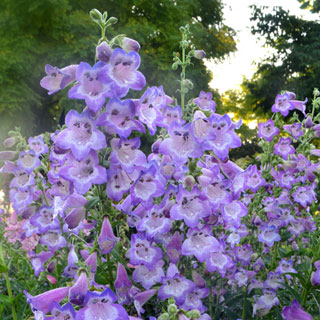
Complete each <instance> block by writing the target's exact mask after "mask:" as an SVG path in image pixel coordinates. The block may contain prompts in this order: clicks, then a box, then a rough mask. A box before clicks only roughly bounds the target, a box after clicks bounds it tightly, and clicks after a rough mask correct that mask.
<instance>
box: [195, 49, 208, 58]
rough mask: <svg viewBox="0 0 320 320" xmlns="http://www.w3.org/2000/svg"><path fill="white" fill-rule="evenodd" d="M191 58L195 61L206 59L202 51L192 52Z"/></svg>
mask: <svg viewBox="0 0 320 320" xmlns="http://www.w3.org/2000/svg"><path fill="white" fill-rule="evenodd" d="M193 56H194V57H195V58H196V59H199V60H201V59H204V58H205V57H206V53H205V52H204V51H203V50H194V54H193Z"/></svg>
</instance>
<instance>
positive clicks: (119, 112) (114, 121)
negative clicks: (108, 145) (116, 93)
mask: <svg viewBox="0 0 320 320" xmlns="http://www.w3.org/2000/svg"><path fill="white" fill-rule="evenodd" d="M134 116H135V105H134V103H133V101H132V100H129V99H127V100H124V101H121V100H120V99H118V98H111V99H110V100H109V102H108V104H107V106H106V112H104V113H102V114H101V115H100V116H99V118H98V125H100V126H104V127H105V130H106V132H107V133H109V134H114V133H117V134H118V135H119V136H120V137H123V138H128V137H129V136H130V134H131V132H132V130H136V131H139V132H145V128H144V126H143V124H141V123H140V122H139V121H137V120H135V119H134Z"/></svg>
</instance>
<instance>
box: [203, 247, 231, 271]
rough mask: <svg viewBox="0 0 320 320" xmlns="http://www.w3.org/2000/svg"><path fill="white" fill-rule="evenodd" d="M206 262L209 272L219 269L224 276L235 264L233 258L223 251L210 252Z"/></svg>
mask: <svg viewBox="0 0 320 320" xmlns="http://www.w3.org/2000/svg"><path fill="white" fill-rule="evenodd" d="M206 262H207V270H208V271H209V272H215V271H218V272H219V273H220V274H221V276H222V277H224V276H225V274H226V273H227V270H228V269H230V268H232V267H233V266H234V263H233V261H232V259H231V258H230V257H229V256H228V255H227V254H225V253H222V252H208V254H207V260H206Z"/></svg>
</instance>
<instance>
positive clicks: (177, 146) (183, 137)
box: [159, 123, 203, 164]
mask: <svg viewBox="0 0 320 320" xmlns="http://www.w3.org/2000/svg"><path fill="white" fill-rule="evenodd" d="M169 135H170V138H167V139H165V140H164V141H163V142H162V143H161V145H160V147H159V152H160V153H162V154H165V155H171V156H172V157H173V159H174V161H175V162H176V163H180V164H183V163H185V162H187V161H188V158H198V157H201V156H202V153H203V151H202V148H201V146H200V145H199V143H197V141H196V140H195V138H194V137H193V135H192V133H191V130H190V124H187V125H185V126H184V127H181V126H179V125H178V124H177V123H173V124H172V125H171V127H170V129H169Z"/></svg>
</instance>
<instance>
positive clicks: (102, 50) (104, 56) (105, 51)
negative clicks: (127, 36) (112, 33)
mask: <svg viewBox="0 0 320 320" xmlns="http://www.w3.org/2000/svg"><path fill="white" fill-rule="evenodd" d="M111 55H112V49H111V47H110V46H109V45H108V43H107V42H106V41H103V42H101V43H100V44H99V45H98V46H97V48H96V56H97V58H98V60H100V61H103V62H107V63H108V62H109V61H110V57H111Z"/></svg>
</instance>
